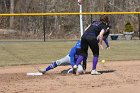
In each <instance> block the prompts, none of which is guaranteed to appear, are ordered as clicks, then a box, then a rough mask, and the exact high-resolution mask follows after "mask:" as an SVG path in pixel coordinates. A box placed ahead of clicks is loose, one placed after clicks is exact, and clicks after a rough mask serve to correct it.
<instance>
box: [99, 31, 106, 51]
mask: <svg viewBox="0 0 140 93" xmlns="http://www.w3.org/2000/svg"><path fill="white" fill-rule="evenodd" d="M104 33H105V30H104V29H102V30H101V32H100V34H99V44H100V47H101V48H102V49H104V48H103V44H102V42H103V34H104Z"/></svg>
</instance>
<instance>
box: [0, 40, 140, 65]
mask: <svg viewBox="0 0 140 93" xmlns="http://www.w3.org/2000/svg"><path fill="white" fill-rule="evenodd" d="M75 43H76V41H53V42H22V41H21V42H6V41H5V42H0V51H1V53H0V66H7V65H20V64H40V63H51V61H54V60H57V59H59V58H61V57H64V56H65V55H66V54H68V52H69V50H70V48H71V47H72V46H74V44H75ZM110 46H111V48H110V49H108V50H100V59H99V60H102V59H105V60H109V61H110V60H112V61H114V60H140V40H131V41H125V40H123V41H110ZM91 60H92V54H91V51H90V49H89V58H88V61H89V62H90V61H91Z"/></svg>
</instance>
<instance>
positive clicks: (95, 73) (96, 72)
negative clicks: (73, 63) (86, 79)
mask: <svg viewBox="0 0 140 93" xmlns="http://www.w3.org/2000/svg"><path fill="white" fill-rule="evenodd" d="M91 75H101V73H100V72H98V71H96V70H92V71H91Z"/></svg>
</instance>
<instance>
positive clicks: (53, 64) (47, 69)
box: [45, 62, 58, 71]
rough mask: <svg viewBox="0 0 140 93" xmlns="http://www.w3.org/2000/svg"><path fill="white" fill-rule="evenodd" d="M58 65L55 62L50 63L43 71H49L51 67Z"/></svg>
mask: <svg viewBox="0 0 140 93" xmlns="http://www.w3.org/2000/svg"><path fill="white" fill-rule="evenodd" d="M57 66H58V65H57V63H56V62H53V63H52V64H50V65H49V66H48V67H47V68H46V69H45V71H49V70H51V69H53V68H55V67H57Z"/></svg>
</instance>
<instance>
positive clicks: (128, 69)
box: [0, 61, 140, 93]
mask: <svg viewBox="0 0 140 93" xmlns="http://www.w3.org/2000/svg"><path fill="white" fill-rule="evenodd" d="M47 65H48V64H43V65H37V66H38V67H41V68H44V67H45V66H47ZM69 67H70V66H65V67H64V66H63V67H58V68H56V69H54V70H51V71H49V72H48V73H47V74H45V75H43V76H27V75H26V73H27V72H35V69H34V68H33V66H31V65H24V66H8V67H0V93H103V92H104V93H139V91H140V61H115V62H112V61H111V62H106V64H105V65H104V66H103V64H101V63H99V64H98V66H97V67H98V70H99V71H100V72H101V73H102V74H101V75H90V70H91V63H88V67H87V68H88V69H87V73H86V74H84V75H79V76H75V75H62V74H61V73H60V72H61V71H62V70H64V69H67V68H69Z"/></svg>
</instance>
